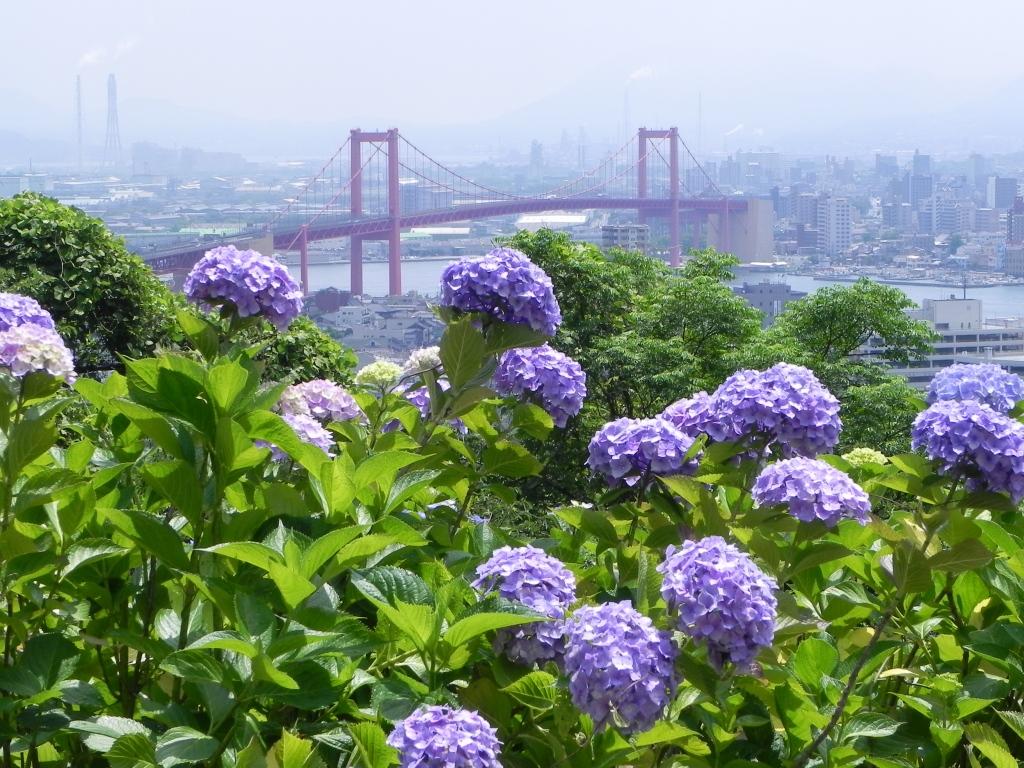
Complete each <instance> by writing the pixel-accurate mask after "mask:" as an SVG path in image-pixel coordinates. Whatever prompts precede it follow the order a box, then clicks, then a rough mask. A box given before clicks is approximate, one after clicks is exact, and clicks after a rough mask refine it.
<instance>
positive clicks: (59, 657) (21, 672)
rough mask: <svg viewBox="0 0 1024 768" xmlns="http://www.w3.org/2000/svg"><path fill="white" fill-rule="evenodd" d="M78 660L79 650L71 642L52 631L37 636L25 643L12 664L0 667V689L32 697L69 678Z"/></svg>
mask: <svg viewBox="0 0 1024 768" xmlns="http://www.w3.org/2000/svg"><path fill="white" fill-rule="evenodd" d="M77 663H78V649H77V648H76V647H75V645H74V644H73V643H72V642H70V641H69V640H67V639H65V638H64V637H62V636H61V635H58V634H55V633H48V634H44V635H36V636H35V637H33V638H32V639H30V640H29V641H28V642H27V643H25V647H24V650H22V652H21V653H20V654H18V655H17V656H16V657H15V663H14V666H13V667H2V668H0V689H3V690H5V691H8V692H10V693H13V694H16V695H19V696H23V697H26V698H27V697H31V696H35V695H36V694H39V693H42V692H43V691H48V690H50V689H52V688H55V687H56V686H57V685H58V684H59V683H61V682H62V681H64V680H67V679H68V678H69V677H71V675H72V674H74V671H75V667H76V666H77ZM55 695H56V694H55Z"/></svg>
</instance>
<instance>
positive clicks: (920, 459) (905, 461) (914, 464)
mask: <svg viewBox="0 0 1024 768" xmlns="http://www.w3.org/2000/svg"><path fill="white" fill-rule="evenodd" d="M889 461H890V462H891V463H892V465H893V466H894V467H896V468H897V469H899V470H900V471H902V472H905V473H906V474H908V475H910V476H911V477H916V478H918V479H920V480H923V479H924V478H926V477H928V476H929V475H930V474H932V472H933V467H932V462H930V461H929V460H928V459H926V458H925V457H924V456H921V455H920V454H917V453H903V454H900V455H899V456H890V457H889Z"/></svg>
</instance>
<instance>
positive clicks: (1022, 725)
mask: <svg viewBox="0 0 1024 768" xmlns="http://www.w3.org/2000/svg"><path fill="white" fill-rule="evenodd" d="M996 714H997V715H999V717H1000V719H1002V721H1003V722H1004V723H1006V724H1007V725H1008V726H1009V727H1010V728H1011V729H1012V730H1013V732H1014V733H1016V734H1017V737H1018V738H1019V739H1021V741H1024V713H1021V712H1007V711H1005V710H999V709H997V710H996Z"/></svg>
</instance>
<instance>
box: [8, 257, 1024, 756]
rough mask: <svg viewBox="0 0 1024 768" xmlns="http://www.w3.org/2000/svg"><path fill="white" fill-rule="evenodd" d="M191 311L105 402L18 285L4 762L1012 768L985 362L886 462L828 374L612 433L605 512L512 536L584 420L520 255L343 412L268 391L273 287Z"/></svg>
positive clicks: (262, 272) (301, 389) (1014, 658)
mask: <svg viewBox="0 0 1024 768" xmlns="http://www.w3.org/2000/svg"><path fill="white" fill-rule="evenodd" d="M189 286H190V293H191V294H192V295H193V298H194V299H196V300H198V301H200V302H202V303H203V304H213V305H215V306H217V307H218V308H219V317H212V316H211V317H207V316H201V315H199V314H196V313H194V312H183V313H181V314H180V315H179V320H180V323H181V325H182V331H183V333H184V335H185V337H186V338H187V339H188V344H187V345H186V346H185V347H183V348H181V349H177V350H168V351H165V352H163V353H161V354H160V355H158V356H156V357H150V358H143V359H129V360H125V362H124V370H123V372H115V373H112V374H111V375H109V376H108V377H106V378H104V379H103V380H97V379H93V378H89V377H86V376H81V377H79V378H78V379H77V380H75V378H74V371H73V366H72V364H71V359H70V354H69V353H68V351H67V349H66V348H65V347H64V346H63V344H62V342H60V338H59V336H57V335H56V334H55V331H54V329H53V328H52V326H50V325H48V324H47V322H46V318H47V315H46V308H45V307H40V306H38V305H37V304H35V303H33V302H32V301H30V300H29V299H27V297H19V296H12V295H5V296H3V297H2V298H0V323H3V327H2V328H0V542H2V544H3V547H2V549H0V580H2V585H3V589H2V602H0V615H2V616H3V617H4V627H5V630H4V632H3V633H2V635H0V642H2V643H3V660H2V663H0V692H2V697H0V701H2V703H3V706H2V707H0V763H2V765H3V766H4V768H7V767H8V766H19V768H20V767H21V766H27V767H28V768H36V766H46V767H47V768H50V767H53V768H56V767H57V766H68V765H74V766H90V767H91V766H107V765H109V766H114V767H115V768H121V767H122V766H123V767H125V768H128V767H129V766H130V767H131V768H137V767H141V768H157V766H159V767H160V768H173V767H174V766H193V765H195V766H220V767H222V768H265V767H267V766H276V767H277V768H326V766H345V767H346V768H388V766H392V765H399V766H417V767H420V766H422V767H424V768H433V767H434V766H438V767H441V766H443V767H444V768H462V767H463V766H470V767H472V768H477V767H481V768H482V767H484V766H486V767H487V768H492V767H494V766H499V765H501V766H516V767H517V768H519V767H520V766H521V767H523V768H529V767H530V766H535V767H536V768H554V767H559V768H595V767H596V768H612V766H635V767H638V768H662V767H664V768H676V767H679V768H682V767H684V766H685V767H690V766H693V767H694V768H711V767H712V766H715V767H716V768H748V767H749V766H753V765H766V766H773V767H775V768H807V767H810V766H822V768H825V767H826V766H827V767H828V768H840V767H846V766H849V767H850V768H853V767H854V766H860V765H865V766H868V765H870V766H875V768H908V767H909V768H945V767H946V766H957V767H958V768H960V767H961V766H962V767H963V768H968V767H969V768H984V767H985V766H988V765H994V766H996V768H1004V767H1005V768H1009V766H1012V765H1015V764H1016V758H1015V755H1019V754H1022V753H1024V719H1022V717H1021V714H1020V702H1021V701H1022V700H1024V667H1022V664H1021V659H1022V658H1024V622H1022V620H1021V618H1020V608H1019V606H1020V603H1021V600H1022V599H1024V570H1022V568H1021V564H1020V551H1021V547H1022V546H1024V522H1022V519H1021V515H1020V511H1019V509H1018V506H1017V505H1018V502H1019V500H1020V498H1021V496H1022V495H1024V426H1022V425H1021V423H1020V422H1019V421H1018V420H1017V419H1016V418H1015V417H1014V416H1012V415H1009V414H1012V413H1013V410H1012V409H1010V408H1007V407H1006V406H1007V400H1008V399H1012V398H1015V397H1016V396H1017V395H1016V394H1014V390H1013V388H1012V386H1004V385H1003V384H996V383H993V382H997V381H1003V382H1004V383H1005V379H1003V378H1001V377H999V376H998V375H996V374H995V373H991V372H990V373H985V374H983V375H982V374H978V375H977V376H975V379H972V381H974V380H976V381H981V382H982V383H981V384H971V385H970V386H968V385H967V384H966V383H965V382H967V381H968V378H967V377H965V376H964V375H962V374H957V376H959V379H958V381H959V382H960V383H959V384H957V385H956V386H952V387H946V386H945V385H943V387H942V393H943V394H942V396H941V397H939V396H938V395H936V396H935V397H934V398H933V400H934V402H933V403H932V404H931V405H930V406H929V407H928V408H927V410H925V411H923V412H922V413H921V414H920V416H919V417H918V418H917V421H916V422H915V424H914V427H913V442H914V446H915V449H916V452H914V453H910V454H904V455H894V456H888V457H886V456H881V455H879V454H877V452H876V451H875V450H874V447H873V446H862V447H861V448H860V449H858V450H856V451H851V452H848V453H847V454H845V455H844V456H833V455H830V454H829V453H828V451H830V450H831V449H832V448H833V447H834V446H835V445H836V444H837V439H838V437H839V431H840V429H841V420H840V414H839V412H838V404H837V402H836V400H835V398H834V397H833V396H832V395H831V394H830V393H829V392H828V391H827V390H826V389H825V388H824V387H823V386H822V385H821V383H820V382H819V381H818V379H817V378H816V377H815V376H814V375H813V374H812V373H811V372H809V371H807V370H806V369H803V368H800V367H798V366H793V365H787V364H779V365H776V366H774V367H772V368H769V369H767V370H764V371H740V372H737V373H735V374H734V375H733V376H731V377H729V378H728V379H727V380H726V381H724V382H723V383H722V385H721V387H719V388H718V389H717V390H716V391H714V392H712V393H710V394H704V393H699V394H697V395H694V396H690V397H686V398H683V399H681V400H678V401H677V402H675V403H674V404H672V405H670V406H669V407H668V408H667V409H666V410H665V412H664V413H663V414H662V415H660V416H656V417H653V418H637V419H629V418H623V419H613V420H612V421H610V422H609V423H608V424H604V425H600V424H596V425H594V426H595V433H594V437H593V439H592V441H591V443H590V446H589V451H588V452H587V456H579V462H580V465H581V466H582V465H583V463H584V461H586V464H587V467H588V470H587V471H589V472H590V473H591V475H592V477H593V493H592V495H591V496H590V497H588V498H585V499H578V500H577V501H576V502H575V503H573V504H571V505H569V506H566V507H561V508H557V509H552V510H535V511H534V512H535V514H536V515H537V516H538V518H539V520H538V521H537V526H536V528H542V527H546V531H545V532H544V535H543V536H541V537H540V538H538V539H537V540H524V539H523V538H522V537H521V536H520V535H519V534H517V533H516V532H515V531H509V530H502V529H500V528H499V527H497V526H495V525H493V524H491V523H490V522H488V514H487V512H488V507H487V504H488V503H489V501H488V500H491V499H494V498H499V499H502V500H503V501H507V502H508V503H513V502H515V501H516V500H517V494H518V489H519V488H520V487H521V485H522V484H523V483H527V482H532V481H534V478H535V477H536V476H537V475H538V473H539V471H540V469H541V465H540V462H539V461H538V460H537V459H536V458H535V457H534V456H533V455H532V453H531V450H530V448H529V446H531V445H534V444H535V441H539V440H545V439H549V440H555V441H557V440H559V439H560V434H559V432H558V430H559V426H558V425H559V424H561V423H564V422H563V420H562V418H561V416H562V415H566V414H569V411H570V410H572V409H574V408H576V407H577V406H576V403H577V402H578V398H579V397H582V396H583V390H582V385H583V380H582V377H581V376H580V375H579V373H581V372H579V371H577V370H576V368H574V367H573V366H571V365H569V364H568V363H566V362H565V360H563V359H562V358H561V357H559V354H560V353H558V352H557V351H556V350H555V349H554V348H550V349H545V348H543V347H542V345H543V344H544V342H545V338H544V337H545V336H546V335H550V334H551V333H552V332H553V331H554V330H555V329H556V328H557V326H558V316H559V313H558V308H557V301H556V298H555V297H554V295H553V294H552V292H551V288H550V281H549V280H547V277H546V275H544V273H543V272H542V271H541V270H540V269H538V268H537V267H536V266H535V265H533V264H531V263H530V262H529V260H528V259H526V257H525V256H523V255H522V254H518V253H516V252H513V251H508V250H498V251H496V252H492V253H491V254H489V255H488V256H486V257H483V258H481V259H467V260H463V261H460V262H457V263H456V264H453V265H452V266H451V267H449V268H448V269H447V270H446V271H445V277H444V284H443V286H442V296H443V302H442V303H443V304H444V305H445V306H443V307H442V308H441V309H440V312H441V315H442V317H443V318H444V319H445V323H446V328H445V331H444V335H443V337H442V339H441V342H440V344H439V348H438V349H437V351H436V353H435V352H434V351H432V350H431V351H424V352H422V353H421V354H418V355H416V356H415V357H416V360H415V361H413V362H411V363H410V364H408V365H406V366H404V367H402V366H398V365H395V364H381V363H378V364H373V365H371V366H368V367H367V368H365V369H363V371H362V372H361V373H360V376H359V377H358V378H357V384H356V386H354V387H353V388H352V390H351V392H349V393H346V392H345V391H344V390H341V389H340V388H339V387H337V386H336V385H334V384H332V383H331V382H322V381H321V382H304V383H300V384H298V385H295V384H292V385H291V386H290V388H289V384H288V383H287V382H275V381H266V380H264V377H263V373H262V372H263V368H262V366H261V365H259V364H258V363H257V362H256V361H255V360H254V358H253V356H254V355H255V354H256V353H257V350H255V349H253V348H251V347H250V346H249V345H247V344H246V343H245V342H244V341H243V340H242V336H244V334H245V332H246V328H247V327H248V326H251V325H254V324H257V323H265V322H270V323H275V324H278V325H285V324H287V322H288V319H289V317H291V316H294V314H295V313H296V312H297V311H298V304H297V299H298V297H297V296H294V295H293V293H294V288H293V283H292V282H291V278H290V277H288V275H287V270H285V269H284V267H282V266H280V265H277V264H276V263H274V262H271V261H269V260H266V259H263V258H262V257H259V258H257V257H256V256H254V255H251V254H248V255H247V254H244V253H243V252H232V251H221V250H218V251H215V252H211V253H210V254H209V255H208V256H207V257H206V258H205V259H203V260H202V261H201V262H200V263H199V264H198V265H197V266H196V269H195V270H194V271H193V274H192V275H191V276H190V279H189ZM551 343H552V344H554V345H555V346H557V340H556V341H553V342H551ZM538 348H541V349H542V350H543V351H538ZM972 375H973V374H972ZM950 376H953V374H950ZM72 382H73V388H72V387H69V386H68V384H70V383H72ZM509 382H512V383H509ZM937 386H938V385H937ZM995 392H999V393H1000V394H1001V396H1005V397H1003V400H1002V401H1000V402H993V401H992V400H991V396H992V394H993V393H995ZM410 393H416V394H415V395H414V397H413V398H412V399H413V400H415V402H411V401H410V398H409V397H407V395H409V394H410ZM569 393H571V396H570V394H569ZM683 394H685V393H683V392H680V393H679V395H683ZM72 404H75V405H76V407H75V408H74V409H70V408H69V406H70V405H72ZM62 414H64V415H62ZM569 415H571V414H569ZM586 416H587V414H586V413H585V414H584V417H586ZM58 419H63V421H61V422H60V429H59V430H58ZM455 423H458V424H461V429H460V430H455V429H450V428H447V427H446V426H445V425H450V424H455ZM583 423H589V422H583ZM570 449H571V448H570V446H568V445H567V446H566V450H570Z"/></svg>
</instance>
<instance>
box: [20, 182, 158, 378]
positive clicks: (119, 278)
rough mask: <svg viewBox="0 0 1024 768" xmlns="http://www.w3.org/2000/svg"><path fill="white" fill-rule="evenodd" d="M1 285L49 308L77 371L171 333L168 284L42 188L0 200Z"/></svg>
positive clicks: (138, 350)
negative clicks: (41, 189)
mask: <svg viewBox="0 0 1024 768" xmlns="http://www.w3.org/2000/svg"><path fill="white" fill-rule="evenodd" d="M0 290H5V291H11V292H15V293H23V294H26V295H30V296H33V297H34V298H35V299H36V300H38V301H39V302H40V303H41V304H42V305H43V306H45V307H46V308H47V309H49V310H50V313H51V314H52V315H53V318H54V320H55V321H56V323H57V326H58V328H59V330H60V332H61V334H62V335H63V336H64V338H65V339H66V340H67V342H68V344H69V346H70V347H71V348H72V349H73V351H74V354H75V359H76V361H77V365H78V367H79V369H80V370H86V371H88V370H97V369H102V368H109V367H110V366H111V365H113V364H114V363H115V362H116V361H117V359H118V356H119V355H128V356H132V357H139V356H143V355H146V354H149V353H151V352H152V351H153V350H154V349H155V348H156V346H157V345H158V344H159V343H161V342H163V341H164V340H166V338H167V332H168V328H169V327H170V325H171V323H172V322H173V314H172V311H171V303H170V301H169V292H168V290H167V288H166V287H165V286H164V285H163V284H162V283H161V282H160V280H158V279H157V277H156V275H154V274H153V272H152V271H151V270H150V269H149V268H148V267H147V266H146V265H145V264H143V262H142V260H141V259H139V258H138V257H137V256H135V255H133V254H131V253H129V252H128V250H127V249H126V248H125V246H124V243H123V242H122V241H121V239H120V238H118V237H116V236H114V235H113V234H111V232H110V230H108V229H107V228H106V227H105V226H104V224H103V222H101V221H100V220H99V219H96V218H93V217H91V216H88V215H86V214H85V213H83V212H82V211H80V210H78V209H77V208H71V207H69V206H65V205H61V204H60V203H58V202H57V201H56V200H53V199H51V198H48V197H44V196H42V195H39V194H34V193H25V194H21V195H17V196H16V197H13V198H11V199H9V200H2V201H0Z"/></svg>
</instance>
